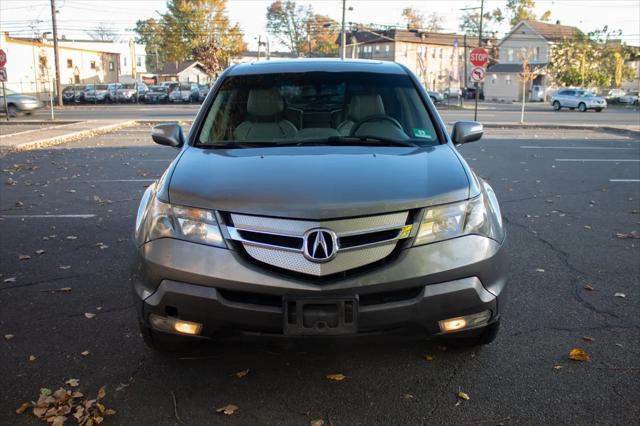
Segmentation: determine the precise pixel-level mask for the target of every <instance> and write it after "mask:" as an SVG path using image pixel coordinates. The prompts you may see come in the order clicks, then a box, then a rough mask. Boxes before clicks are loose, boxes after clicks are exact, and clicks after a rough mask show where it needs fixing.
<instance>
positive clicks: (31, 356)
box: [29, 355, 37, 362]
mask: <svg viewBox="0 0 640 426" xmlns="http://www.w3.org/2000/svg"><path fill="white" fill-rule="evenodd" d="M36 359H37V358H36V357H35V355H29V361H31V362H33V361H35V360H36Z"/></svg>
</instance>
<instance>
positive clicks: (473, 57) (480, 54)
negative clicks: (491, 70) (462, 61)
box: [469, 47, 489, 67]
mask: <svg viewBox="0 0 640 426" xmlns="http://www.w3.org/2000/svg"><path fill="white" fill-rule="evenodd" d="M488 60H489V54H488V53H487V51H486V50H484V49H483V48H482V47H476V48H475V49H473V50H472V51H471V53H470V54H469V61H471V63H472V64H473V65H475V66H476V67H483V66H485V65H486V64H487V61H488Z"/></svg>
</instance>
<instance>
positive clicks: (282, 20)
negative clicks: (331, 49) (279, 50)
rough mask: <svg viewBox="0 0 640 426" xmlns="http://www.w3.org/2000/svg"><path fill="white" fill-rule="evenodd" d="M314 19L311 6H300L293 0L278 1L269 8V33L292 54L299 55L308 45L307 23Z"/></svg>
mask: <svg viewBox="0 0 640 426" xmlns="http://www.w3.org/2000/svg"><path fill="white" fill-rule="evenodd" d="M312 18H313V9H312V7H311V6H308V7H304V6H298V5H297V4H296V2H295V1H292V0H285V1H281V0H276V1H274V2H273V3H271V4H270V5H269V6H268V7H267V31H269V33H271V34H273V35H274V36H275V37H276V38H277V39H278V40H279V41H280V42H281V43H282V44H284V45H285V46H286V47H287V48H288V49H289V50H290V51H291V52H293V53H295V54H298V55H299V54H300V52H302V51H303V50H304V46H305V44H308V41H307V32H308V25H307V22H309V21H310V20H311V19H312Z"/></svg>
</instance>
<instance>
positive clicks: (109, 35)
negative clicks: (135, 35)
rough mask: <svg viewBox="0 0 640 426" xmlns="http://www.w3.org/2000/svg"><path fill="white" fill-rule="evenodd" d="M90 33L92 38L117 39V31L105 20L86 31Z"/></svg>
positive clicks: (101, 39) (102, 39)
mask: <svg viewBox="0 0 640 426" xmlns="http://www.w3.org/2000/svg"><path fill="white" fill-rule="evenodd" d="M85 32H86V33H87V34H89V37H91V39H92V40H100V41H116V39H117V36H116V31H115V30H114V29H113V26H112V25H108V24H105V23H104V22H101V23H99V24H98V25H96V27H95V28H94V29H92V30H87V31H85Z"/></svg>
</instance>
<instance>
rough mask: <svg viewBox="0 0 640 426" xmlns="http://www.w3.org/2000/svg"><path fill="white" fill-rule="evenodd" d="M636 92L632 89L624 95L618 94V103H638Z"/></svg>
mask: <svg viewBox="0 0 640 426" xmlns="http://www.w3.org/2000/svg"><path fill="white" fill-rule="evenodd" d="M639 93H640V92H638V91H637V90H632V91H630V92H628V93H626V94H625V95H624V96H620V103H623V104H629V105H638V94H639Z"/></svg>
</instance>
